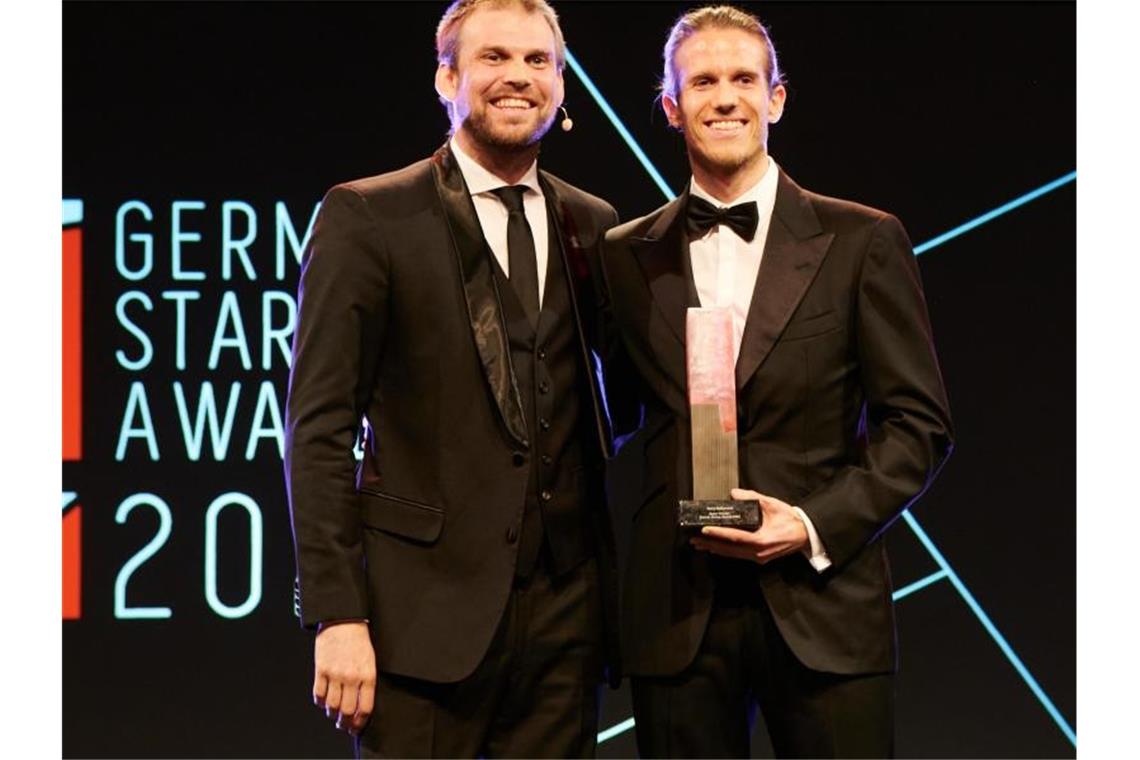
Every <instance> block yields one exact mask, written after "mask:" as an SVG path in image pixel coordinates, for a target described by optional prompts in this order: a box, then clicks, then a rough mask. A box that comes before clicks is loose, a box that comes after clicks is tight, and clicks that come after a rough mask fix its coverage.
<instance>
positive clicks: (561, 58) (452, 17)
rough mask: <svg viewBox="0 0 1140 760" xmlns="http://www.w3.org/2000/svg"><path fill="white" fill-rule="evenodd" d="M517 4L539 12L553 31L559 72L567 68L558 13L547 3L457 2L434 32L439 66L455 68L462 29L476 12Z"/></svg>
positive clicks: (532, 0)
mask: <svg viewBox="0 0 1140 760" xmlns="http://www.w3.org/2000/svg"><path fill="white" fill-rule="evenodd" d="M512 5H517V6H518V7H520V8H522V9H523V10H524V11H526V12H527V13H540V14H542V17H543V18H544V19H545V20H546V23H547V24H549V25H550V30H551V31H552V32H554V57H555V63H557V64H558V70H559V71H562V69H563V68H565V66H566V41H565V40H564V39H563V37H562V27H561V26H559V24H558V14H557V13H555V12H554V9H553V8H551V7H550V3H548V2H546V0H455V2H453V3H452V4H451V5H449V6H448V7H447V10H446V11H444V14H443V18H441V19H440V20H439V26H437V27H436V30H435V56H436V59H437V60H438V61H439V62H440V63H445V64H447V65H448V66H450V67H451V68H455V62H456V60H457V59H458V58H459V30H460V29H461V28H462V27H463V22H464V21H465V20H467V17H468V16H470V15H471V14H472V13H473V12H474V11H475V10H476V9H478V8H483V7H488V8H506V7H509V6H512Z"/></svg>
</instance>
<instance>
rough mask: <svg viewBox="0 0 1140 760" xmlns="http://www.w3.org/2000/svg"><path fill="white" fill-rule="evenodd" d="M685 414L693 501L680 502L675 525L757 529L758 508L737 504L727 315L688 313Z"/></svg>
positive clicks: (711, 311) (701, 311)
mask: <svg viewBox="0 0 1140 760" xmlns="http://www.w3.org/2000/svg"><path fill="white" fill-rule="evenodd" d="M685 345H686V358H687V364H688V379H689V412H690V417H689V419H690V421H691V423H692V444H693V498H692V499H683V500H681V502H680V504H679V506H678V512H677V522H678V525H679V526H680V527H682V528H684V529H687V530H695V531H699V530H700V529H701V528H703V527H704V526H706V525H712V526H717V527H722V528H738V529H740V530H756V529H757V528H759V527H760V503H759V502H757V501H737V500H734V499H732V498H731V496H730V494H729V491H730V490H731V489H733V488H737V487H739V485H740V470H739V467H740V464H739V460H738V459H737V451H736V446H737V437H736V361H735V356H734V351H733V340H732V312H731V311H730V310H729V309H724V308H717V309H698V308H690V309H689V312H688V315H687V318H686V324H685Z"/></svg>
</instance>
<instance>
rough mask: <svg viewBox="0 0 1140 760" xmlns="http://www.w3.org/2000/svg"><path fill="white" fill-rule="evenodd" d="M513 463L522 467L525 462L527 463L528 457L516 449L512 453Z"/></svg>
mask: <svg viewBox="0 0 1140 760" xmlns="http://www.w3.org/2000/svg"><path fill="white" fill-rule="evenodd" d="M511 464H513V465H514V466H515V467H522V466H523V465H524V464H526V457H525V456H523V455H522V454H521V453H520V452H518V451H516V452H515V453H513V454H511Z"/></svg>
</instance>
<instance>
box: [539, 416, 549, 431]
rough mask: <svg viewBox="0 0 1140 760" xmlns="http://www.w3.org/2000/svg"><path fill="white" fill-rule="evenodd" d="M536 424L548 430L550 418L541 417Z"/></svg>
mask: <svg viewBox="0 0 1140 760" xmlns="http://www.w3.org/2000/svg"><path fill="white" fill-rule="evenodd" d="M538 426H539V427H540V428H542V429H543V430H550V420H548V419H546V418H545V417H543V418H542V419H540V420H539V421H538Z"/></svg>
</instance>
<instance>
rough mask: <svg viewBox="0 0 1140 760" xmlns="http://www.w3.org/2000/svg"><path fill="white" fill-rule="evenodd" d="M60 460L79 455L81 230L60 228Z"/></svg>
mask: <svg viewBox="0 0 1140 760" xmlns="http://www.w3.org/2000/svg"><path fill="white" fill-rule="evenodd" d="M62 440H63V461H65V462H74V461H76V460H79V459H81V458H82V457H83V231H82V230H81V229H79V228H78V227H72V228H70V229H65V230H64V231H63V438H62Z"/></svg>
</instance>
